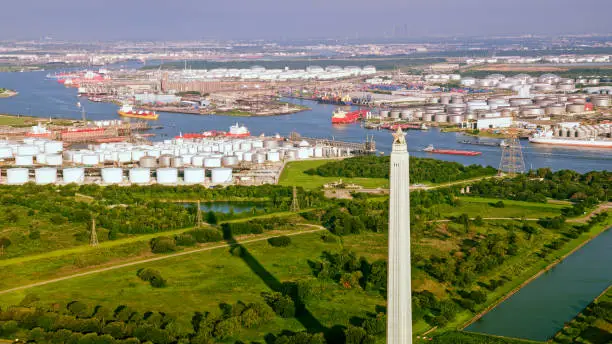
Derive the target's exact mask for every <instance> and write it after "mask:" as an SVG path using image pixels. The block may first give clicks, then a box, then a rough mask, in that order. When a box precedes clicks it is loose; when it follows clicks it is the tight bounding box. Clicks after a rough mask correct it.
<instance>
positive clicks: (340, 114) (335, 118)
mask: <svg viewBox="0 0 612 344" xmlns="http://www.w3.org/2000/svg"><path fill="white" fill-rule="evenodd" d="M367 115H368V110H357V111H351V112H346V111H344V110H342V109H341V108H337V109H336V110H334V112H333V113H332V118H331V122H332V124H350V123H355V122H357V121H359V120H361V119H362V118H365V117H367Z"/></svg>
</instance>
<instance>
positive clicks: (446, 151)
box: [423, 145, 482, 156]
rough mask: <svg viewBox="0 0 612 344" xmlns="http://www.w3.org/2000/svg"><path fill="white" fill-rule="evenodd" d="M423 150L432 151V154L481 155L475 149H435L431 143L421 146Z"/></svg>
mask: <svg viewBox="0 0 612 344" xmlns="http://www.w3.org/2000/svg"><path fill="white" fill-rule="evenodd" d="M423 152H427V153H434V154H450V155H465V156H476V155H481V154H482V152H476V151H464V150H457V149H436V148H434V146H433V145H429V146H427V147H426V148H423Z"/></svg>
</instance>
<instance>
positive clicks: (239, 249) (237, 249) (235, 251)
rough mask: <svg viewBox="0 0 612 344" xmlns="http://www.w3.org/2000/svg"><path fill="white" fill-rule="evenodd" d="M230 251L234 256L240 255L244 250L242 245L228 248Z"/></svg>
mask: <svg viewBox="0 0 612 344" xmlns="http://www.w3.org/2000/svg"><path fill="white" fill-rule="evenodd" d="M230 253H231V254H232V256H234V257H242V256H243V255H244V250H243V248H242V246H234V247H232V248H231V249H230Z"/></svg>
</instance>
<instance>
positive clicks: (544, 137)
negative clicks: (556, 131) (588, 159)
mask: <svg viewBox="0 0 612 344" xmlns="http://www.w3.org/2000/svg"><path fill="white" fill-rule="evenodd" d="M529 142H531V143H540V144H547V145H555V146H574V147H591V148H612V140H611V139H600V138H596V137H590V138H565V137H558V136H554V135H553V132H552V131H543V132H538V133H535V134H533V135H532V136H531V137H529Z"/></svg>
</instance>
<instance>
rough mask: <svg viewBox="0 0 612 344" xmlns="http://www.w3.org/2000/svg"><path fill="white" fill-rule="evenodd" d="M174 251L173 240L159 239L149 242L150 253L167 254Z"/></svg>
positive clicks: (174, 243)
mask: <svg viewBox="0 0 612 344" xmlns="http://www.w3.org/2000/svg"><path fill="white" fill-rule="evenodd" d="M174 251H176V242H175V241H174V239H173V238H169V237H159V238H153V239H152V240H151V252H153V253H168V252H174Z"/></svg>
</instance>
